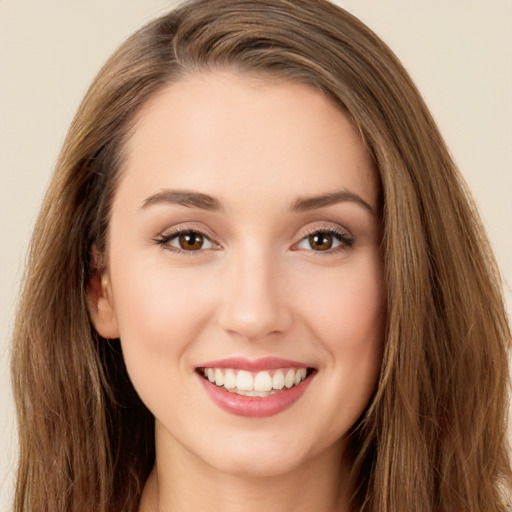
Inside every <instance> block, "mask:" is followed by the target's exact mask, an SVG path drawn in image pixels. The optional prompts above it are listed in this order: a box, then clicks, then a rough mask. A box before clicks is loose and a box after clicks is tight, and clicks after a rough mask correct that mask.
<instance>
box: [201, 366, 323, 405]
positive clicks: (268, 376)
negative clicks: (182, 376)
mask: <svg viewBox="0 0 512 512" xmlns="http://www.w3.org/2000/svg"><path fill="white" fill-rule="evenodd" d="M315 371H316V370H315V369H314V368H307V367H303V368H279V369H273V370H263V371H259V372H250V371H247V370H237V369H234V368H198V369H197V372H198V374H199V375H200V376H201V377H203V378H204V379H206V380H208V381H210V382H211V383H212V384H215V386H217V387H219V388H221V389H225V390H226V391H229V392H230V393H235V394H237V395H243V396H252V397H260V398H264V397H267V396H270V395H274V394H276V393H281V392H283V391H286V390H288V389H291V388H294V387H295V386H298V385H299V384H300V383H301V382H303V381H305V380H306V379H308V378H309V377H310V376H311V375H312V374H313V373H314V372H315Z"/></svg>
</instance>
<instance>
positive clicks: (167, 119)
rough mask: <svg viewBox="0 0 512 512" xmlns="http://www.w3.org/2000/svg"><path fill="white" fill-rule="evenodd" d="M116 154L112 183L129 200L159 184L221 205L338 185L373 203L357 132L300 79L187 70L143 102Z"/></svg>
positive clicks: (365, 157)
mask: <svg viewBox="0 0 512 512" xmlns="http://www.w3.org/2000/svg"><path fill="white" fill-rule="evenodd" d="M125 150H126V152H125V160H124V165H123V168H122V177H121V183H120V187H119V189H120V192H122V193H124V192H126V190H129V191H130V190H131V191H132V192H133V194H132V196H133V197H132V199H133V200H134V201H139V202H140V201H142V196H143V195H144V194H147V195H148V194H150V193H154V192H155V191H158V190H159V189H163V188H169V187H170V188H178V189H180V188H183V189H191V188H192V189H197V190H199V191H201V192H205V193H208V194H211V195H213V196H215V197H224V196H226V200H227V202H228V203H229V201H230V200H231V201H233V200H235V199H238V200H241V202H244V199H247V200H248V199H249V198H250V197H252V196H254V195H256V194H258V195H259V196H260V197H266V198H271V197H273V196H276V197H280V198H282V199H283V200H285V199H286V198H287V197H288V196H289V197H288V198H289V199H290V201H291V200H292V199H293V196H294V195H302V196H303V195H312V194H318V193H325V192H326V191H330V190H333V189H340V188H346V189H350V190H352V191H353V192H356V193H358V194H361V195H362V196H363V197H364V199H365V200H366V201H367V202H368V203H370V204H374V205H375V204H376V203H377V194H378V190H377V189H378V187H377V183H376V181H377V180H376V177H375V173H374V171H373V167H372V163H371V159H370V157H369V154H368V151H367V150H366V148H365V146H364V144H363V142H362V139H361V136H360V134H359V131H358V130H357V129H356V128H355V127H354V126H353V124H352V123H351V121H350V120H349V119H348V118H347V116H346V115H345V114H344V113H343V112H342V111H341V109H340V108H338V107H337V106H336V105H335V104H334V102H333V101H331V100H330V99H329V98H327V97H326V96H325V95H323V94H322V93H321V92H320V91H319V90H317V89H315V88H313V87H310V86H307V85H303V84H300V83H295V82H289V81H283V80H280V81H276V80H272V81H271V80H269V79H266V78H258V77H250V76H247V75H241V74H237V73H233V72H209V73H201V74H196V75H190V76H188V77H187V78H185V79H183V80H181V81H178V82H175V83H172V84H170V85H169V86H167V87H166V88H164V89H163V90H162V91H160V92H159V93H158V94H157V95H155V96H154V97H152V98H151V99H150V100H149V101H148V102H147V103H146V104H145V105H144V106H143V108H142V109H141V111H140V112H139V115H138V117H137V119H136V123H135V125H134V129H133V130H132V132H131V134H130V136H129V137H128V140H127V142H126V147H125ZM137 197H138V199H137Z"/></svg>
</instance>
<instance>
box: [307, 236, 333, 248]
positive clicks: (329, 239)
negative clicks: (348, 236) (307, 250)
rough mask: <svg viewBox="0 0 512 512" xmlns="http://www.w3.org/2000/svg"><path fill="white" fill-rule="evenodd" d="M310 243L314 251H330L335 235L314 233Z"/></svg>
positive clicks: (310, 237) (309, 238)
mask: <svg viewBox="0 0 512 512" xmlns="http://www.w3.org/2000/svg"><path fill="white" fill-rule="evenodd" d="M308 241H309V245H310V246H311V248H312V249H313V250H314V251H328V250H329V249H331V248H332V245H333V235H331V234H329V233H314V234H312V235H309V237H308Z"/></svg>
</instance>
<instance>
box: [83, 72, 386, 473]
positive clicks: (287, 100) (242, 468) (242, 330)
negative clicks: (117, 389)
mask: <svg viewBox="0 0 512 512" xmlns="http://www.w3.org/2000/svg"><path fill="white" fill-rule="evenodd" d="M377 202H378V186H377V183H376V179H375V176H374V173H373V171H372V165H371V161H370V157H369V155H368V153H367V152H366V150H365V147H364V145H363V143H362V141H361V138H360V135H359V133H358V131H357V130H356V129H355V128H354V127H353V126H352V124H351V123H350V122H349V121H348V119H347V118H346V116H345V115H344V114H342V112H341V111H340V110H339V109H337V108H336V107H335V106H334V105H333V103H331V102H330V101H329V100H328V99H327V98H326V97H325V96H323V95H322V94H321V93H320V92H318V91H317V90H315V89H313V88H310V87H307V86H304V85H300V84H295V83H285V82H279V83H270V82H264V81H257V80H255V79H249V78H247V77H243V76H240V75H236V74H229V73H206V74H203V75H197V76H192V77H191V78H189V79H187V80H185V81H182V82H178V83H175V84H172V85H170V86H169V87H168V88H166V89H165V90H164V91H163V92H161V93H160V94H159V95H158V96H156V97H154V98H152V99H151V100H150V101H149V103H148V104H147V105H145V107H144V108H143V109H142V111H141V113H140V115H139V117H138V122H137V125H136V127H135V129H134V131H133V133H132V135H131V136H130V138H129V140H128V141H127V146H126V160H125V163H124V165H123V169H122V176H121V179H120V183H119V188H118V190H117V192H116V195H115V198H114V201H113V207H112V217H111V223H110V229H109V234H108V244H107V245H108V247H107V270H106V272H105V274H104V276H103V277H104V282H105V280H106V284H105V289H104V294H103V295H102V296H101V297H100V299H99V302H98V309H97V311H96V313H94V314H93V316H94V319H95V320H94V321H95V323H96V326H97V328H98V330H99V331H100V333H102V334H104V335H106V336H117V335H119V336H120V338H121V343H122V349H123V354H124V357H125V360H126V365H127V368H128V372H129V375H130V378H131V379H132V381H133V384H134V386H135V389H136V390H137V392H138V393H139V395H140V397H141V399H142V400H143V401H144V403H145V404H146V405H147V407H148V408H149V410H150V411H151V412H152V413H153V414H154V416H155V420H156V439H157V454H160V453H165V454H169V456H172V457H178V459H179V460H185V459H183V457H185V458H186V457H189V458H190V457H192V458H194V459H195V460H196V461H200V463H206V464H207V465H208V466H209V467H210V468H215V469H218V470H221V471H227V472H231V473H237V474H246V475H250V474H252V475H276V474H280V473H283V472H286V471H290V470H292V469H294V468H297V467H299V465H300V464H302V463H305V462H306V461H308V460H311V459H312V458H314V457H318V456H323V455H324V454H328V453H329V454H334V455H335V457H336V458H339V457H340V456H341V454H342V451H343V447H344V440H345V436H346V434H347V432H348V431H349V429H350V427H351V426H352V425H353V424H354V422H356V420H357V419H358V417H359V416H360V415H361V413H362V412H363V410H364V409H365V407H366V405H367V404H368V401H369V399H370V396H371V394H372V392H373V391H374V388H375V384H376V379H377V375H378V372H379V366H380V362H381V355H382V343H383V323H384V317H385V303H384V301H385V299H384V295H385V292H384V285H383V269H382V256H381V253H380V250H379V235H380V233H379V221H378V212H377ZM212 380H213V382H211V381H212ZM158 456H159V455H157V457H158Z"/></svg>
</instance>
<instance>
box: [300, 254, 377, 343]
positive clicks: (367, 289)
mask: <svg viewBox="0 0 512 512" xmlns="http://www.w3.org/2000/svg"><path fill="white" fill-rule="evenodd" d="M302 289H303V290H304V289H307V290H308V294H307V296H306V295H305V294H304V293H302V299H301V300H302V301H303V302H304V303H305V304H307V308H306V307H304V306H303V309H304V311H307V315H308V319H309V324H310V325H311V326H312V327H313V329H314V330H315V333H316V334H317V336H318V338H319V339H321V340H323V341H324V342H325V344H326V348H327V350H328V351H330V352H331V353H335V352H337V351H338V350H354V351H357V350H362V351H363V352H364V351H365V348H370V347H373V346H374V345H375V343H379V342H380V341H381V340H382V337H383V331H384V321H385V312H386V307H385V287H384V282H383V272H382V267H381V263H380V258H379V257H378V255H377V254H376V255H369V256H368V257H367V258H366V259H361V260H360V261H358V264H357V265H353V266H348V265H347V266H346V267H340V268H339V269H336V271H335V272H330V273H325V275H324V276H322V275H317V276H316V279H315V280H314V281H313V280H312V281H310V283H309V285H308V286H307V287H306V286H304V285H303V286H302ZM297 293H298V294H299V293H300V290H297Z"/></svg>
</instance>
